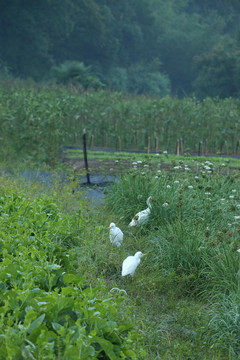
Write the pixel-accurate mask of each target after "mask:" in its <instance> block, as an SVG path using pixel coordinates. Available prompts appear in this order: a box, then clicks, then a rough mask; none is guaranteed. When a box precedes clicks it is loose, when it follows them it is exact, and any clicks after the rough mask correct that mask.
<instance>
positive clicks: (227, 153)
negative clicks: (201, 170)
mask: <svg viewBox="0 0 240 360" xmlns="http://www.w3.org/2000/svg"><path fill="white" fill-rule="evenodd" d="M225 144H226V155H227V156H229V152H228V142H227V140H226V141H225Z"/></svg>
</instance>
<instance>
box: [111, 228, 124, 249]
mask: <svg viewBox="0 0 240 360" xmlns="http://www.w3.org/2000/svg"><path fill="white" fill-rule="evenodd" d="M108 228H109V229H110V232H109V233H110V242H111V243H112V244H113V245H116V246H117V247H119V246H121V244H122V241H123V232H122V230H120V229H119V228H118V227H117V226H116V225H115V224H114V223H113V222H112V223H111V224H110V225H109V227H108Z"/></svg>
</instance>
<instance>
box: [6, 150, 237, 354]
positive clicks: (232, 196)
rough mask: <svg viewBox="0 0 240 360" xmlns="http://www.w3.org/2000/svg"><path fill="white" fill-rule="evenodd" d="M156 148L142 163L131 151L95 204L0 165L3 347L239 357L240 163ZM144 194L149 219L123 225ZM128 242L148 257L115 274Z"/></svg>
mask: <svg viewBox="0 0 240 360" xmlns="http://www.w3.org/2000/svg"><path fill="white" fill-rule="evenodd" d="M158 159H159V160H158V163H155V168H154V170H152V168H151V165H152V163H151V158H150V159H148V158H147V157H144V156H143V158H142V160H140V155H139V158H138V160H136V161H133V164H132V168H130V169H129V171H128V172H125V174H123V176H122V177H121V178H120V181H118V182H116V183H115V184H114V185H113V186H112V187H111V188H109V189H107V190H106V196H107V197H106V204H105V203H102V204H99V205H97V204H96V203H95V202H94V203H93V204H92V205H91V204H89V203H87V202H86V201H85V198H84V193H83V192H81V191H80V192H75V193H73V192H72V189H73V187H74V186H75V184H72V183H71V182H68V183H66V184H64V183H61V182H59V180H58V177H57V175H56V177H55V182H53V183H52V186H51V187H44V186H40V184H39V185H38V184H33V183H30V182H27V183H25V182H24V181H23V180H21V178H20V177H19V178H15V180H14V179H13V178H12V177H11V176H7V175H4V176H1V187H0V192H1V197H0V201H1V204H0V205H1V246H0V254H1V269H2V271H1V279H0V281H1V286H0V293H1V295H0V296H1V303H0V309H1V314H2V315H1V334H2V336H1V341H0V347H1V356H2V359H5V358H8V357H9V358H11V357H12V358H23V359H24V358H28V357H29V356H31V357H32V356H33V357H35V358H46V359H54V358H56V357H60V358H61V357H68V358H69V359H71V358H73V359H74V358H76V357H80V358H81V359H84V358H86V359H88V358H89V359H90V358H93V359H94V358H96V359H101V358H109V359H118V358H125V359H130V358H132V359H166V360H170V359H186V358H189V359H199V358H201V359H206V360H207V359H212V360H216V359H219V360H220V359H231V360H232V359H237V358H238V357H239V331H238V327H239V326H238V321H239V320H238V299H239V273H240V268H239V266H240V262H239V253H238V252H237V251H236V250H237V249H238V248H240V237H239V219H240V216H239V209H240V195H239V194H240V188H239V183H238V181H236V179H237V178H238V176H239V170H236V172H233V173H230V169H227V170H228V171H226V168H228V163H222V164H221V163H220V164H219V163H218V164H215V163H214V162H213V161H211V162H210V161H209V160H207V161H206V160H205V159H199V160H196V159H195V160H191V162H190V161H189V159H188V162H187V163H185V161H184V160H178V158H177V157H175V159H173V158H172V162H171V163H169V159H168V158H167V157H166V156H165V155H159V157H158ZM165 162H166V163H168V165H170V169H168V171H167V172H165V170H164V164H165ZM118 164H119V163H118ZM117 166H118V165H117ZM119 166H121V164H119ZM223 174H224V175H223ZM226 174H228V175H226ZM149 195H151V196H152V199H153V200H152V211H151V214H150V218H149V221H148V223H147V224H145V225H143V226H141V227H140V228H128V227H127V226H128V223H129V221H130V220H131V218H132V216H133V215H134V214H135V213H136V212H137V211H139V210H141V209H144V208H145V207H146V199H147V197H148V196H149ZM111 221H114V222H116V223H117V224H118V225H119V226H120V227H121V229H122V230H123V232H124V241H123V245H122V246H121V247H120V248H115V247H114V246H110V242H109V233H108V230H107V225H109V223H110V222H111ZM137 250H141V251H143V252H147V253H148V255H147V257H146V258H145V259H144V260H142V262H141V264H140V266H139V267H138V269H137V271H136V273H135V275H134V279H133V281H131V280H130V279H128V278H122V277H121V264H122V261H123V259H124V258H125V257H126V256H128V255H129V254H133V253H135V252H136V251H137ZM80 343H81V346H79V344H80ZM1 356H0V358H1Z"/></svg>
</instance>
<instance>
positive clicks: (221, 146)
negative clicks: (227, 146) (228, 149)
mask: <svg viewBox="0 0 240 360" xmlns="http://www.w3.org/2000/svg"><path fill="white" fill-rule="evenodd" d="M223 145H224V141H222V143H221V145H220V155H222V149H223Z"/></svg>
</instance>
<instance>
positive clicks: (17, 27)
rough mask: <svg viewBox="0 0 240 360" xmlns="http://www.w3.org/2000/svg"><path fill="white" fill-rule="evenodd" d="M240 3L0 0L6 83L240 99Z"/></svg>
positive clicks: (1, 66)
mask: <svg viewBox="0 0 240 360" xmlns="http://www.w3.org/2000/svg"><path fill="white" fill-rule="evenodd" d="M239 15H240V3H239V2H238V1H236V0H212V1H211V2H209V1H207V0H202V1H198V0H121V1H119V0H61V1H58V0H38V1H32V0H11V1H8V0H0V71H1V75H2V76H8V75H11V76H14V77H23V78H33V79H34V80H36V81H48V82H49V81H52V80H53V79H54V80H55V81H57V82H60V83H67V82H69V81H71V82H78V83H81V85H82V86H83V87H84V88H87V87H89V86H90V87H95V88H96V87H105V88H110V89H112V90H118V91H129V92H135V93H150V94H158V95H161V96H164V95H166V94H174V95H178V96H184V95H186V94H192V93H195V94H196V95H197V96H200V97H205V96H207V95H210V96H220V97H229V96H239V94H240V82H239V81H238V79H239V75H240V28H239V21H238V19H239Z"/></svg>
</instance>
